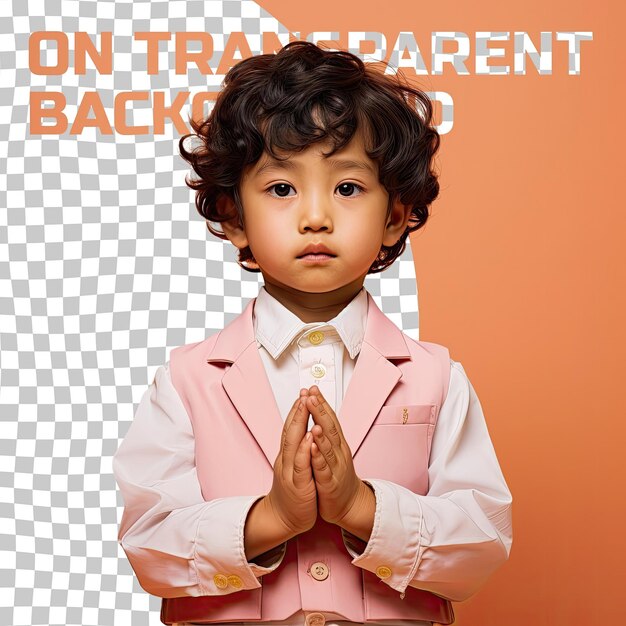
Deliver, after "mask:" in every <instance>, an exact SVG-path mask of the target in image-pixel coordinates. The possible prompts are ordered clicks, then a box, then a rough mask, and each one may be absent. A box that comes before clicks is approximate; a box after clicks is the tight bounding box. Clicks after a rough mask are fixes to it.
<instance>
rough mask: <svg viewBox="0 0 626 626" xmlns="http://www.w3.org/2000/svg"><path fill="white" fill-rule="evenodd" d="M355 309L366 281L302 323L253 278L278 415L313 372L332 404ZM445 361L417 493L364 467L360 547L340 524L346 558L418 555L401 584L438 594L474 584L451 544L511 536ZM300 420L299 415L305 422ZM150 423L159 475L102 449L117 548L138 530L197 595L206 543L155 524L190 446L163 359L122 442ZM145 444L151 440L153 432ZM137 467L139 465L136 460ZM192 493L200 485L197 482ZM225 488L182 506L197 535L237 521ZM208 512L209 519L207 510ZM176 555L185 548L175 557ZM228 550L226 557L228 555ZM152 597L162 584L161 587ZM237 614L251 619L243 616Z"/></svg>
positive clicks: (396, 625)
mask: <svg viewBox="0 0 626 626" xmlns="http://www.w3.org/2000/svg"><path fill="white" fill-rule="evenodd" d="M366 319H367V293H366V291H365V289H364V288H363V289H361V291H360V292H359V293H358V294H357V295H356V296H355V297H354V298H353V299H352V301H351V302H350V303H349V304H348V305H347V306H346V307H345V308H344V309H343V310H342V311H341V312H340V313H339V314H338V315H337V316H336V317H334V318H333V319H331V320H329V321H328V322H312V323H304V322H302V321H301V320H300V319H299V318H298V317H297V316H296V315H294V314H293V313H292V312H291V311H289V310H288V309H287V308H286V307H285V306H283V305H282V304H281V303H280V302H279V301H278V300H276V299H275V298H273V297H272V296H271V295H270V294H269V293H268V292H267V291H266V290H265V288H264V287H261V289H260V291H259V295H258V297H257V300H256V303H255V307H254V312H253V323H254V330H255V337H256V340H257V346H258V349H259V355H260V357H261V359H262V361H263V364H264V366H265V369H266V372H267V375H268V379H269V382H270V385H271V387H272V390H273V391H274V395H275V397H276V401H277V404H278V408H279V410H280V414H281V416H282V418H283V420H284V419H285V418H286V416H287V414H288V412H289V409H290V408H291V405H292V404H293V401H294V400H295V398H296V397H297V396H298V394H299V390H300V389H301V388H303V387H306V388H308V387H310V386H311V385H314V384H315V385H317V386H318V387H319V388H320V390H321V391H322V393H323V394H324V396H325V397H326V399H327V400H328V402H329V403H330V404H331V406H332V408H333V410H334V411H335V413H337V414H339V410H340V408H341V403H342V401H343V398H344V396H345V392H346V390H347V388H348V384H349V382H350V378H351V376H352V373H353V371H354V366H355V364H356V359H357V358H358V354H359V351H360V348H361V343H362V341H363V336H364V332H365V323H366ZM450 367H451V369H450V383H449V388H448V393H447V396H446V399H445V402H444V403H443V405H442V407H441V410H440V413H439V418H438V421H437V426H436V428H435V432H434V435H433V441H432V448H431V455H430V463H429V469H428V476H429V491H428V494H427V495H426V496H421V495H418V494H415V493H413V492H410V491H409V490H407V489H404V488H402V487H401V486H399V485H395V484H394V483H391V482H389V481H385V480H374V479H368V481H367V482H368V484H370V485H371V486H372V488H373V489H374V493H375V496H376V516H377V518H378V519H379V523H378V524H377V525H375V528H374V529H373V531H372V535H371V537H370V539H369V541H368V542H367V545H366V546H365V549H364V550H363V551H362V552H361V551H357V550H358V549H359V548H358V547H357V546H356V545H355V544H354V543H353V542H352V540H351V536H350V535H349V534H348V533H344V535H343V536H344V543H345V546H346V550H348V552H349V553H350V555H351V556H352V557H353V560H352V563H353V564H354V565H355V566H361V567H363V566H365V565H366V564H368V563H372V562H375V563H380V562H394V560H398V559H405V560H406V559H408V560H410V561H411V562H413V563H418V566H417V568H416V570H415V571H414V572H412V574H413V575H412V576H411V577H410V578H411V580H410V584H412V585H413V586H416V587H419V588H422V589H426V590H428V591H432V592H433V593H437V594H439V595H442V596H444V597H450V598H454V599H458V598H463V599H464V598H465V597H469V596H470V595H471V594H472V593H473V592H474V591H476V589H477V588H478V587H479V586H480V585H481V584H482V582H483V577H481V573H480V571H478V570H479V569H480V568H476V569H475V570H473V571H467V567H466V566H465V565H462V563H463V562H464V560H463V559H455V558H454V551H455V550H456V551H457V552H459V553H461V552H462V553H463V554H467V553H468V552H472V551H473V552H474V553H475V554H480V553H481V551H482V552H485V554H486V557H485V558H487V559H489V558H491V557H490V555H489V550H488V549H486V546H487V545H488V544H489V542H494V541H495V542H498V543H501V544H502V545H503V546H504V548H505V549H506V552H507V554H508V552H509V551H510V547H511V540H512V529H511V494H510V492H509V489H508V487H507V485H506V482H505V480H504V477H503V475H502V472H501V470H500V467H499V464H498V461H497V458H496V455H495V452H494V449H493V446H492V443H491V440H490V438H489V434H488V431H487V427H486V423H485V419H484V416H483V412H482V408H481V406H480V402H479V400H478V398H477V396H476V393H475V391H474V389H473V387H472V385H471V383H470V381H469V380H468V378H467V376H466V374H465V371H464V370H463V367H462V365H461V364H460V363H458V362H455V361H453V360H452V359H451V360H450ZM164 407H167V410H165V408H164ZM135 424H137V426H136V427H135ZM312 424H313V421H312V418H311V419H310V420H309V429H310V428H311V426H312ZM142 426H143V427H142ZM151 434H152V436H153V437H155V438H157V437H159V438H167V441H168V443H169V445H168V447H167V450H169V451H170V452H171V454H172V455H176V456H177V459H176V462H172V463H170V464H169V467H171V468H172V470H171V473H172V475H171V476H169V475H163V471H161V473H160V474H159V475H154V476H153V477H152V478H153V480H150V481H147V480H146V479H145V477H144V478H143V480H142V483H143V485H138V484H137V482H136V481H135V482H133V476H132V467H131V463H130V461H128V462H127V463H126V464H125V463H124V461H123V459H124V458H128V455H127V457H124V456H122V455H120V456H118V454H117V453H116V455H114V458H113V472H114V475H115V478H116V480H117V482H118V485H119V487H120V490H121V491H122V494H123V496H124V502H125V505H126V506H127V507H129V505H132V507H133V510H134V511H135V516H136V518H137V519H136V522H135V523H134V524H133V525H132V526H131V527H130V528H128V529H127V530H126V532H125V533H124V535H123V536H120V537H119V541H120V544H121V545H122V547H123V548H124V549H125V550H126V549H127V547H129V546H132V547H133V548H134V549H136V548H137V547H138V546H139V547H141V546H142V545H145V542H147V541H149V544H150V549H151V550H158V551H159V553H160V558H161V559H167V558H168V555H171V559H172V564H180V566H179V567H177V576H176V587H177V588H180V587H181V586H182V587H184V588H185V589H186V590H187V593H189V594H190V595H201V593H200V587H201V586H202V584H203V581H198V579H197V576H198V571H200V570H199V569H198V568H197V567H191V564H193V561H194V560H195V559H197V558H200V556H199V555H198V554H197V551H198V550H199V549H201V547H204V546H205V545H206V544H205V542H202V541H201V540H200V539H201V538H198V537H196V535H195V530H196V528H198V524H194V523H189V530H188V533H185V532H184V529H183V530H182V531H181V532H180V533H179V534H178V538H177V539H176V540H174V543H176V542H178V543H177V545H173V540H172V533H171V531H170V529H167V528H164V529H163V532H162V533H161V534H160V533H159V526H160V524H161V523H162V521H163V518H164V513H167V512H169V511H170V510H171V507H169V508H168V502H171V501H172V498H170V497H167V493H168V488H169V489H171V490H172V493H174V490H175V489H177V488H180V477H178V476H176V474H175V472H176V468H178V467H180V466H181V465H182V460H183V457H185V458H187V459H193V458H194V444H193V434H192V428H191V422H190V419H189V416H188V415H187V413H186V411H185V409H184V406H183V404H182V402H181V401H180V398H179V397H178V394H177V392H176V390H175V388H174V386H173V384H172V381H171V377H170V373H169V362H167V363H165V365H163V366H161V367H160V368H159V369H158V370H157V373H156V375H155V380H154V382H153V383H152V384H151V385H150V387H149V389H148V390H147V391H146V393H145V394H144V396H143V398H142V400H141V401H140V403H139V406H138V408H137V411H136V413H135V417H134V420H133V424H132V425H131V428H130V429H129V431H128V433H127V435H126V437H125V439H124V442H123V444H124V445H127V446H129V447H130V446H132V445H133V444H135V445H140V446H150V445H151V441H150V436H151ZM126 442H128V443H126ZM154 445H155V446H156V445H159V444H157V443H156V442H155V444H154ZM118 451H119V450H118ZM167 466H168V465H167V464H166V463H163V464H160V467H161V468H163V467H167ZM142 474H143V475H144V476H145V469H144V471H143V472H142ZM176 479H178V482H177V481H176ZM195 479H196V480H197V476H195ZM157 483H158V490H159V492H161V493H162V495H163V497H161V498H160V499H158V501H157V502H155V499H154V496H153V495H152V497H150V493H152V494H153V492H154V488H155V485H157ZM142 487H143V488H144V489H146V497H145V503H143V502H142V495H141V489H142ZM197 493H198V494H200V488H199V485H198V487H197ZM174 500H175V499H174ZM229 500H230V499H229V498H226V499H222V501H221V502H220V506H219V509H216V512H217V510H219V515H213V516H206V515H204V513H205V512H206V511H205V508H206V507H211V504H212V503H210V502H207V503H206V504H205V505H202V504H201V499H200V501H199V503H198V506H197V507H194V510H193V513H192V518H193V519H195V517H197V519H198V520H200V519H201V518H203V525H202V529H203V534H205V536H217V535H218V534H223V532H224V528H237V527H238V516H239V515H240V512H241V503H240V502H239V501H240V498H239V499H238V498H233V500H232V502H233V507H232V514H231V511H230V507H229V506H228V504H229ZM444 501H445V502H444ZM450 501H452V502H454V503H455V504H456V506H455V507H454V508H455V510H458V509H460V513H461V514H459V515H458V517H457V516H455V517H454V519H449V518H450V516H449V514H447V512H448V511H449V506H450ZM142 504H143V508H142ZM416 518H417V519H420V520H421V523H420V537H419V540H418V541H417V542H416V541H415V525H414V524H409V523H404V524H403V523H402V521H403V519H405V520H408V519H411V520H413V519H416ZM185 519H186V520H187V519H188V516H187V517H185ZM208 519H214V520H215V521H214V522H208V521H207V520H208ZM211 523H213V524H215V526H216V528H215V532H213V529H212V528H211V527H210V525H211ZM218 525H219V531H220V532H219V533H218V532H217V531H218V528H217V526H218ZM120 535H122V533H121V532H120ZM237 543H242V541H241V538H236V541H233V542H232V543H231V544H230V545H236V544H237ZM363 545H364V544H363ZM237 550H238V554H245V551H244V547H243V545H238V547H237ZM279 552H280V553H279V555H278V556H277V557H274V558H272V559H270V560H269V561H265V562H262V564H261V561H259V558H257V559H256V560H257V563H252V562H250V563H248V564H247V566H249V568H250V571H251V572H252V573H253V574H254V575H255V576H262V575H264V574H266V573H269V572H271V571H273V570H274V569H276V568H277V567H279V566H280V563H281V562H282V558H283V556H284V550H282V551H279ZM409 552H410V554H409ZM135 553H136V550H135ZM185 555H186V558H181V556H182V557H185ZM202 556H203V557H204V559H205V560H206V559H208V558H210V555H202ZM232 560H233V562H235V561H236V558H235V557H233V559H232ZM458 563H461V565H458ZM168 569H169V568H168ZM183 583H184V584H183ZM163 584H164V586H165V587H166V586H167V584H168V581H163ZM172 584H173V583H172ZM163 597H168V596H167V594H165V593H164V594H163ZM371 623H372V624H373V622H371ZM326 624H327V626H332V624H338V625H340V626H346V625H348V624H350V622H344V621H335V620H332V619H329V620H327V622H326ZM303 625H304V613H303V612H302V611H299V612H298V613H295V614H294V615H292V616H291V617H290V618H289V619H287V620H284V621H282V622H276V624H275V625H274V624H273V625H272V626H303ZM243 626H253V624H252V623H249V624H248V623H243ZM379 626H430V622H423V621H409V620H386V621H385V622H384V623H381V624H380V625H379Z"/></svg>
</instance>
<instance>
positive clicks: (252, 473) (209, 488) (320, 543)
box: [161, 293, 454, 624]
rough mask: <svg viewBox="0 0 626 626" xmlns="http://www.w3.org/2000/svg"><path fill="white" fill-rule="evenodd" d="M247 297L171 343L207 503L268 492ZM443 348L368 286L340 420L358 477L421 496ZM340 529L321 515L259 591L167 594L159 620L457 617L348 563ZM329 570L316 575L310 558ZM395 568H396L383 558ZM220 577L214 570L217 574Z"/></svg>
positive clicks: (265, 387) (274, 446)
mask: <svg viewBox="0 0 626 626" xmlns="http://www.w3.org/2000/svg"><path fill="white" fill-rule="evenodd" d="M254 302H255V300H254V299H253V300H251V301H250V302H249V303H248V305H247V306H246V308H245V310H244V311H243V312H242V314H241V315H239V316H238V317H237V318H235V319H234V320H233V321H232V322H231V323H230V324H228V325H227V326H226V327H225V328H224V329H223V330H222V331H221V332H219V333H216V334H214V335H212V336H211V337H208V338H207V339H205V340H204V341H201V342H198V343H193V344H188V345H184V346H181V347H179V348H176V349H174V350H172V352H171V354H170V371H171V376H172V382H173V384H174V387H175V388H176V390H177V392H178V394H179V395H180V398H181V400H182V402H183V404H184V406H185V408H186V410H187V412H188V414H189V416H190V419H191V421H192V425H193V431H194V438H195V446H196V452H195V456H196V466H197V472H198V478H199V480H200V484H201V488H202V495H203V497H204V499H205V500H211V499H214V498H223V497H228V496H242V495H252V494H262V493H267V492H268V491H269V490H270V488H271V485H272V476H273V473H272V466H273V463H274V461H275V459H276V456H277V454H278V447H279V443H280V438H281V431H282V428H283V420H282V418H281V416H280V415H279V412H278V408H277V405H276V401H275V398H274V395H273V392H272V389H271V386H270V383H269V380H268V378H267V375H266V372H265V369H264V367H263V363H262V361H261V358H260V356H259V353H258V348H257V344H256V341H255V337H254V329H253V322H252V311H253V306H254ZM449 375H450V357H449V353H448V350H447V348H445V347H444V346H441V345H438V344H435V343H430V342H425V341H414V340H412V339H410V338H409V337H408V336H406V335H405V334H404V333H402V332H401V331H400V330H399V329H398V328H397V327H396V326H395V325H394V324H393V322H391V321H390V320H389V319H388V318H387V317H386V316H385V315H384V314H383V313H382V311H381V310H380V309H379V308H378V307H377V305H376V303H375V302H374V300H373V298H372V297H371V295H370V294H369V293H368V318H367V324H366V328H365V336H364V341H363V345H362V348H361V352H360V354H359V357H358V359H357V362H356V366H355V369H354V372H353V375H352V379H351V381H350V385H349V387H348V389H347V392H346V394H345V398H344V400H343V403H342V405H341V410H340V413H339V420H340V422H341V424H342V428H343V432H344V434H345V437H346V440H347V442H348V444H349V446H350V449H351V450H352V453H353V457H354V465H355V469H356V471H357V474H358V475H359V476H360V477H361V478H363V479H367V478H368V477H371V478H380V479H386V480H389V481H393V482H395V483H397V484H400V485H402V486H404V487H406V488H408V489H410V490H412V491H414V492H415V493H418V494H426V493H427V491H428V460H429V454H430V447H431V441H432V436H433V431H434V429H435V425H436V422H437V417H438V414H439V409H440V407H441V406H442V404H443V401H444V399H445V395H446V393H447V389H448V382H449ZM351 561H352V556H351V555H350V554H349V552H348V551H347V549H346V547H345V545H344V542H343V537H342V533H341V529H340V528H339V527H338V526H335V525H331V524H328V523H326V522H324V521H323V520H321V518H318V522H317V523H316V525H315V526H314V527H313V528H312V529H311V530H310V531H308V532H306V533H303V534H301V535H299V536H297V537H294V538H293V539H291V540H290V541H289V542H287V551H286V554H285V557H284V559H283V562H282V563H281V564H280V566H279V567H277V568H276V569H275V570H274V571H273V572H271V573H269V574H266V575H265V576H263V577H261V578H260V579H259V583H260V586H259V587H258V588H255V589H242V590H236V589H235V590H233V588H232V587H231V588H230V589H229V592H227V593H226V592H220V590H219V589H217V588H216V589H215V595H207V596H199V597H191V596H185V597H178V598H164V599H163V600H162V608H161V619H162V621H163V622H164V623H172V622H185V621H187V622H200V623H211V622H222V621H240V622H241V621H255V620H257V621H261V622H266V621H277V620H283V619H286V618H288V617H289V616H290V615H292V614H293V613H294V612H296V611H298V610H300V609H302V610H304V611H327V612H332V613H337V614H340V615H343V616H344V619H347V620H350V621H354V622H366V621H368V620H373V621H376V620H385V619H410V620H426V621H428V620H430V621H433V622H439V623H441V624H450V623H452V622H453V621H454V616H453V612H452V606H451V604H450V602H449V601H447V600H445V599H444V598H441V597H440V596H437V595H435V594H433V593H430V592H428V591H424V590H419V589H416V588H414V587H407V589H406V592H405V594H403V596H404V597H402V596H401V595H400V594H399V593H398V592H397V591H396V590H394V589H393V588H391V587H390V586H389V585H387V584H386V583H385V582H384V580H382V578H381V577H379V576H377V575H376V573H375V571H379V570H378V568H376V569H375V571H373V572H371V571H368V570H366V569H363V568H360V567H357V566H355V565H353V564H352V563H351ZM320 562H321V563H323V564H325V565H326V570H327V572H328V575H327V576H326V577H325V578H324V579H323V580H318V578H320V577H319V576H317V577H314V576H313V575H312V573H311V566H312V565H313V564H318V563H320ZM380 566H381V567H383V569H381V570H380V572H383V575H384V567H393V563H381V564H380ZM215 573H216V574H218V572H215Z"/></svg>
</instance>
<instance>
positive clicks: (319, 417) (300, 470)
mask: <svg viewBox="0 0 626 626" xmlns="http://www.w3.org/2000/svg"><path fill="white" fill-rule="evenodd" d="M309 414H310V415H311V416H312V417H313V421H314V422H315V424H314V426H313V428H311V430H310V431H309V432H307V424H308V421H309ZM375 508H376V499H375V496H374V492H373V491H372V489H371V488H370V487H369V486H368V485H367V484H366V483H364V482H363V481H362V480H361V479H360V478H359V477H358V476H357V475H356V472H355V471H354V465H353V462H352V453H351V451H350V448H349V446H348V444H347V442H346V440H345V438H344V436H343V432H342V430H341V426H340V424H339V420H338V419H337V416H336V415H335V412H334V411H333V410H332V408H331V407H330V405H329V404H328V402H327V401H326V400H325V399H324V397H323V396H322V393H321V391H320V390H319V388H318V387H317V386H316V385H314V386H313V387H311V388H310V389H308V390H306V389H302V390H301V391H300V396H299V398H298V399H297V400H296V401H295V402H294V404H293V406H292V407H291V410H290V411H289V415H288V416H287V419H286V420H285V425H284V426H283V431H282V436H281V446H280V451H279V453H278V456H277V458H276V462H275V463H274V480H273V483H272V488H271V489H270V492H269V493H268V494H267V495H266V496H264V497H263V498H261V499H260V500H257V501H256V502H255V503H254V505H253V506H252V508H251V509H250V512H249V513H248V517H247V520H246V525H245V529H244V544H245V551H246V557H247V559H248V560H249V561H251V560H253V559H255V557H257V556H259V555H263V554H264V553H265V552H268V551H270V550H271V549H272V548H275V547H276V546H280V545H281V544H283V543H284V542H285V541H287V540H288V539H291V538H292V537H295V536H296V535H299V534H300V533H303V532H305V531H307V530H309V529H310V528H312V527H313V526H314V524H315V521H316V520H317V516H318V513H319V515H320V517H321V518H322V519H323V520H325V521H326V522H329V523H331V524H336V525H338V526H340V527H341V528H343V529H344V530H346V531H348V532H349V533H351V534H352V535H355V536H356V537H358V538H360V539H362V540H363V541H365V542H367V541H368V540H369V536H370V534H371V531H372V526H373V523H374V511H375ZM268 556H270V555H268ZM258 560H259V559H257V561H258Z"/></svg>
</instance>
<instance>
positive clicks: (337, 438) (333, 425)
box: [307, 387, 343, 446]
mask: <svg viewBox="0 0 626 626" xmlns="http://www.w3.org/2000/svg"><path fill="white" fill-rule="evenodd" d="M313 389H317V387H312V388H311V394H310V396H309V398H308V399H307V408H308V409H309V411H311V415H312V416H313V421H314V422H315V423H316V424H319V425H320V426H321V427H322V429H323V430H324V433H325V434H326V436H327V437H328V439H329V440H330V442H331V443H332V444H333V445H334V446H338V445H340V444H341V440H342V439H343V433H342V431H341V426H340V425H339V420H338V419H337V416H336V415H335V412H334V411H333V409H332V408H331V406H330V404H328V402H327V401H326V400H325V399H324V396H322V394H321V392H320V391H319V390H318V392H317V393H315V392H313V391H312V390H313Z"/></svg>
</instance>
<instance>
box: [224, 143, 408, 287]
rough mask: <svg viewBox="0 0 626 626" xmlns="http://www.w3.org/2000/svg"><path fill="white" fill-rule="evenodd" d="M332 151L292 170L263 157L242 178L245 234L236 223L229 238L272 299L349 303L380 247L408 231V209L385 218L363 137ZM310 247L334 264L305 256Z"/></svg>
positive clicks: (292, 162)
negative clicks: (333, 297) (246, 250)
mask: <svg viewBox="0 0 626 626" xmlns="http://www.w3.org/2000/svg"><path fill="white" fill-rule="evenodd" d="M328 150H329V145H328V144H319V143H318V144H313V145H312V146H310V147H308V148H307V149H306V150H305V151H303V152H300V153H292V154H290V158H289V161H288V162H287V163H285V162H275V161H273V160H272V159H271V157H270V155H269V154H267V153H264V154H263V155H262V156H261V158H260V159H259V161H258V162H257V163H255V164H254V165H253V166H251V167H250V168H248V170H247V171H246V172H244V175H243V177H242V180H241V184H240V197H241V201H242V204H243V209H244V224H245V226H244V228H243V229H242V228H237V227H236V225H235V224H234V223H232V222H231V223H229V224H224V232H225V233H226V235H227V236H228V238H229V239H230V240H231V241H232V242H233V243H234V244H235V245H236V246H237V247H238V248H243V247H245V246H246V245H248V246H250V249H251V251H252V254H253V255H254V258H255V259H256V261H257V263H258V265H259V268H260V270H261V272H262V274H263V277H264V279H265V283H266V288H268V290H269V291H270V293H281V292H287V293H290V294H296V295H298V294H300V295H302V294H301V293H300V292H305V293H307V294H320V295H321V294H331V293H333V292H338V290H339V291H341V292H344V293H346V294H347V295H349V296H350V298H351V297H352V296H354V295H355V294H356V292H357V291H358V290H359V289H360V288H361V286H362V285H363V281H364V279H365V276H366V274H367V271H368V270H369V268H370V266H371V265H372V263H373V262H374V260H375V259H376V257H377V255H378V252H379V251H380V249H381V245H382V244H385V245H388V246H390V245H393V244H394V243H396V242H397V241H398V239H399V237H400V235H401V234H402V233H403V232H404V230H405V228H406V225H407V222H408V218H409V216H410V207H404V206H402V205H401V204H399V203H396V204H395V205H394V209H393V211H392V212H391V214H390V215H389V216H387V206H388V193H387V190H386V189H385V188H384V187H383V185H381V184H380V182H379V181H378V171H377V165H376V163H375V162H374V161H372V160H371V159H369V158H368V156H367V154H366V153H365V150H364V146H363V143H362V137H361V135H360V133H357V134H355V136H354V137H353V139H352V141H351V142H350V143H349V144H348V145H347V146H346V147H345V148H344V149H343V150H341V151H339V152H336V153H335V154H334V155H333V156H332V157H329V158H324V157H323V156H322V151H328ZM281 156H283V155H282V154H281ZM310 244H313V245H317V244H321V245H323V246H325V247H326V248H327V249H328V250H329V251H330V253H332V256H328V255H325V256H322V257H317V258H315V257H311V256H303V254H304V252H305V248H306V247H307V246H309V245H310ZM272 288H273V292H272ZM279 290H280V291H279Z"/></svg>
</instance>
